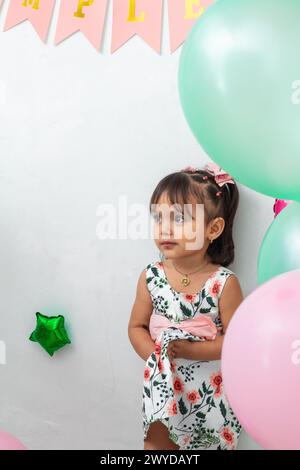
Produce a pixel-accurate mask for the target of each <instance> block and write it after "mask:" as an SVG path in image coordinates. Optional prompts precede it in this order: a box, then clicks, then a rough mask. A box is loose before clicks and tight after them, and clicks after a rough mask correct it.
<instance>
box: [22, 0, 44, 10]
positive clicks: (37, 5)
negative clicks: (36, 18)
mask: <svg viewBox="0 0 300 470" xmlns="http://www.w3.org/2000/svg"><path fill="white" fill-rule="evenodd" d="M28 2H29V3H30V5H32V3H33V5H32V8H34V10H38V9H39V8H40V0H24V2H23V3H22V6H23V7H27V6H28Z"/></svg>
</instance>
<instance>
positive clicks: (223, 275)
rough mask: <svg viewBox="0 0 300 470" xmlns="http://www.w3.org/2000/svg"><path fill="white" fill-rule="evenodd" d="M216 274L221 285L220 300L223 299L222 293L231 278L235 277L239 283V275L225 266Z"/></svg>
mask: <svg viewBox="0 0 300 470" xmlns="http://www.w3.org/2000/svg"><path fill="white" fill-rule="evenodd" d="M216 274H217V280H218V281H219V284H220V287H219V298H220V297H221V294H222V291H223V289H224V286H225V284H226V281H227V279H228V278H229V277H231V276H235V277H236V279H237V281H238V282H239V280H238V276H237V274H236V273H235V272H234V271H233V270H232V269H229V268H226V267H225V266H222V265H221V266H220V268H219V270H218V271H217V273H216Z"/></svg>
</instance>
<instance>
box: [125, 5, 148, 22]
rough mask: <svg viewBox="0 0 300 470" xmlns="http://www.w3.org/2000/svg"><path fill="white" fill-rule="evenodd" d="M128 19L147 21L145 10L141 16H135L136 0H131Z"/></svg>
mask: <svg viewBox="0 0 300 470" xmlns="http://www.w3.org/2000/svg"><path fill="white" fill-rule="evenodd" d="M127 21H145V12H144V11H143V12H142V13H141V16H140V17H139V18H137V17H136V16H135V0H129V14H128V18H127Z"/></svg>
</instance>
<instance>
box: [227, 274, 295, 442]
mask: <svg viewBox="0 0 300 470" xmlns="http://www.w3.org/2000/svg"><path fill="white" fill-rule="evenodd" d="M221 360H222V375H223V381H224V390H225V393H226V395H227V398H228V400H229V402H230V404H231V406H232V409H233V411H234V412H235V413H236V416H237V418H238V419H239V421H240V423H241V425H242V427H243V428H244V429H245V431H246V432H247V433H248V434H250V436H252V437H253V439H254V440H255V441H256V442H257V443H259V444H260V445H261V446H262V447H263V448H264V449H268V450H275V449H278V450H287V449H291V450H299V449H300V432H299V418H300V399H299V396H300V270H299V269H296V270H293V271H289V272H286V273H283V274H280V275H279V276H276V277H274V278H272V279H270V280H269V281H267V282H265V283H264V284H262V285H261V286H259V287H258V288H257V289H255V291H253V292H252V293H251V294H250V295H249V296H247V297H246V298H245V299H244V301H243V302H242V303H241V304H240V306H239V307H238V309H237V310H236V312H235V314H234V315H233V317H232V319H231V321H230V323H229V326H228V329H227V331H226V334H225V338H224V343H223V348H222V359H221Z"/></svg>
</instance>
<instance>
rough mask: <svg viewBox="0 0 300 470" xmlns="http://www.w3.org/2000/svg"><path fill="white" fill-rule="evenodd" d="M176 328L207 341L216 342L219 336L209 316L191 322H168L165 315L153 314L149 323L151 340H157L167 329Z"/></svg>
mask: <svg viewBox="0 0 300 470" xmlns="http://www.w3.org/2000/svg"><path fill="white" fill-rule="evenodd" d="M170 327H175V328H179V329H180V330H183V331H186V332H187V333H191V334H192V335H194V336H199V337H204V338H205V339H207V340H214V339H215V337H216V335H217V331H218V330H217V327H216V325H215V323H214V322H213V321H212V319H211V318H210V317H209V316H208V315H199V316H197V317H195V318H192V319H191V320H183V321H180V322H174V321H171V320H168V319H167V318H166V317H164V316H163V315H159V314H158V313H152V315H151V317H150V323H149V331H150V335H151V338H152V339H153V340H156V338H158V337H159V335H160V333H161V332H162V331H163V330H166V329H167V328H170Z"/></svg>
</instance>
